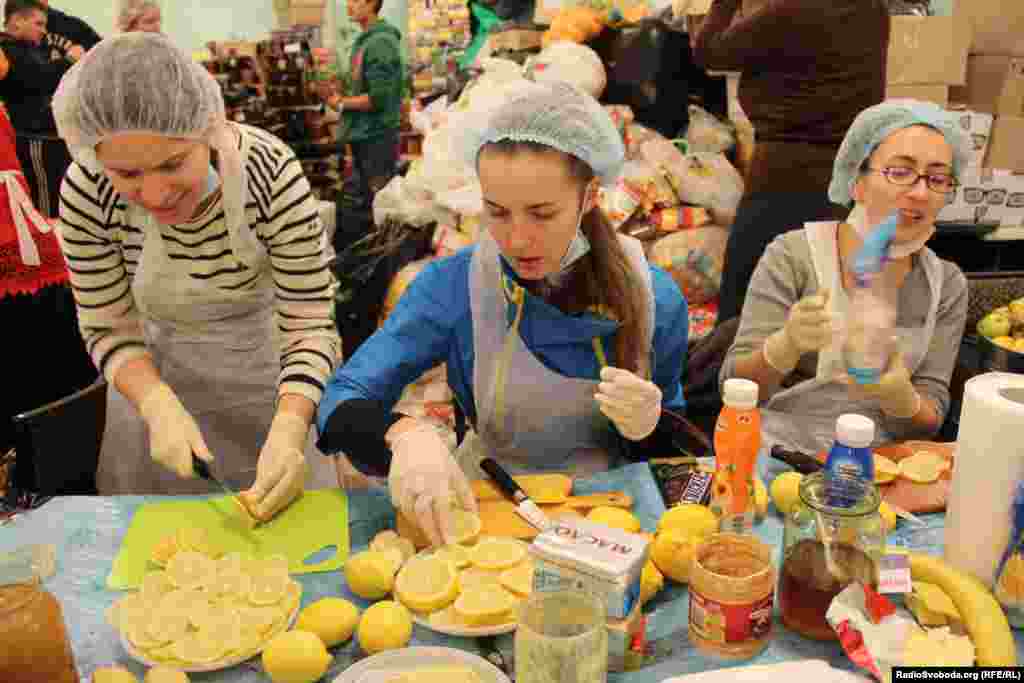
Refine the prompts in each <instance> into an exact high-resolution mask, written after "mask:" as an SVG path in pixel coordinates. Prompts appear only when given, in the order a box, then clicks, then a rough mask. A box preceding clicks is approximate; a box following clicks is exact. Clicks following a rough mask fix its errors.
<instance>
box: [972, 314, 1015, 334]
mask: <svg viewBox="0 0 1024 683" xmlns="http://www.w3.org/2000/svg"><path fill="white" fill-rule="evenodd" d="M1010 327H1011V324H1010V318H1009V316H1006V315H1000V314H998V313H995V312H993V313H989V314H988V315H986V316H985V317H984V318H982V319H981V320H979V321H978V334H980V335H981V336H983V337H988V338H989V339H995V338H996V337H1005V336H1007V335H1009V334H1010Z"/></svg>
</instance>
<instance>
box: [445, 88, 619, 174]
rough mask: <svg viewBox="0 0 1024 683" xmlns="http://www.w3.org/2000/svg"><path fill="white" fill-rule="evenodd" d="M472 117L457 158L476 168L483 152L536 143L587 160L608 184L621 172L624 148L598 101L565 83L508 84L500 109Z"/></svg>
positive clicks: (459, 143) (457, 140) (461, 133)
mask: <svg viewBox="0 0 1024 683" xmlns="http://www.w3.org/2000/svg"><path fill="white" fill-rule="evenodd" d="M474 114H475V115H471V116H468V117H467V119H468V120H469V121H470V123H469V125H466V126H462V127H460V129H459V131H458V132H457V133H456V135H455V140H454V143H455V150H456V153H457V154H458V155H459V157H460V158H461V159H462V160H463V161H465V162H466V164H468V165H469V167H470V168H473V169H476V161H477V156H478V155H479V153H480V149H481V148H482V147H483V146H484V145H486V144H489V143H492V142H500V141H502V140H514V141H518V142H535V143H538V144H541V145H546V146H548V147H552V148H554V149H557V150H559V151H561V152H565V153H566V154H570V155H572V156H574V157H576V158H577V159H579V160H580V161H583V162H584V163H586V164H587V165H588V166H590V168H591V170H592V171H593V172H594V174H595V175H596V176H597V177H598V178H600V179H601V182H603V183H604V184H606V185H611V184H613V183H614V181H615V179H616V178H617V177H618V175H619V172H620V171H621V170H622V165H623V163H624V161H625V157H626V148H625V145H623V144H622V136H621V135H620V134H619V131H618V130H617V129H616V128H615V124H614V123H612V119H611V117H610V116H609V115H608V112H606V111H605V110H604V108H603V107H602V106H601V105H600V104H598V102H597V100H595V99H594V98H593V97H591V96H590V95H588V94H587V93H585V92H583V91H582V90H578V89H576V88H575V87H573V86H572V85H569V84H568V83H565V82H562V81H551V82H546V83H536V82H533V81H528V80H522V81H516V82H515V83H514V84H510V86H509V87H508V93H507V96H506V97H505V98H503V99H502V100H501V103H500V104H499V105H496V106H493V107H491V108H489V109H488V110H486V111H484V112H480V113H474Z"/></svg>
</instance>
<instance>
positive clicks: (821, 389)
mask: <svg viewBox="0 0 1024 683" xmlns="http://www.w3.org/2000/svg"><path fill="white" fill-rule="evenodd" d="M838 226H839V224H838V223H836V222H817V223H807V224H805V225H804V232H805V233H806V235H807V242H808V244H809V245H810V250H811V258H812V260H813V262H814V273H815V276H816V277H817V280H818V289H830V290H831V291H832V296H831V299H830V301H831V308H832V311H833V313H835V314H836V315H838V316H839V317H840V319H843V318H844V316H845V315H846V313H847V310H848V305H849V298H848V296H847V294H846V290H845V288H844V287H843V283H842V274H841V271H840V268H839V250H838V247H837V244H836V230H837V228H838ZM917 258H918V259H919V262H920V263H921V265H922V267H923V268H924V272H925V277H926V279H927V281H928V288H929V291H930V292H931V298H930V300H929V304H928V311H927V314H926V316H925V320H924V324H923V327H918V328H909V327H897V329H896V333H897V335H898V336H899V338H900V348H901V349H902V351H903V362H904V363H905V364H906V366H907V370H908V371H910V373H911V374H913V373H914V371H915V370H916V369H917V368H918V366H919V365H920V364H921V361H922V360H923V359H924V357H925V354H927V353H928V346H929V344H930V342H931V338H932V334H933V333H934V332H935V322H936V317H937V315H938V310H939V301H940V299H941V296H942V263H941V262H940V261H939V259H938V257H937V256H935V254H934V253H933V252H932V251H931V250H930V249H922V250H921V251H919V252H918V253H917ZM842 362H843V360H842V356H841V354H840V352H839V351H838V350H836V349H830V350H824V351H822V352H821V353H820V354H819V358H818V372H817V374H816V375H815V377H814V378H813V379H808V380H804V381H803V382H800V383H799V384H797V385H795V386H792V387H790V388H789V389H784V390H782V391H779V392H778V393H776V394H775V395H774V396H772V397H771V398H770V399H768V401H767V402H766V403H765V404H764V405H763V406H762V408H761V446H762V449H761V455H760V457H759V458H758V460H759V463H760V465H759V469H760V470H761V474H762V476H763V477H764V478H765V479H766V480H770V479H772V478H774V477H775V476H776V475H777V474H778V473H780V472H783V471H786V470H788V469H789V467H788V465H786V464H784V463H780V462H779V461H777V460H774V459H772V458H771V457H770V456H769V453H770V451H771V447H772V446H775V445H779V446H783V447H784V448H787V449H789V450H797V451H801V452H803V453H808V454H813V453H817V452H818V451H820V450H823V449H826V448H829V447H831V444H832V442H833V441H834V440H835V431H836V419H837V418H838V417H839V416H840V415H841V414H843V413H858V414H860V415H865V416H867V417H869V418H871V419H872V420H874V421H875V426H876V432H875V445H876V446H877V445H880V444H882V443H887V442H890V441H892V437H891V436H890V435H889V434H888V433H887V432H886V431H885V430H884V429H883V427H882V425H884V423H885V417H884V414H883V413H882V411H881V409H880V408H879V407H878V401H877V400H876V399H863V400H854V399H852V398H851V397H850V394H849V392H848V391H847V388H846V387H845V386H844V385H842V384H839V383H838V382H836V381H834V380H832V378H833V377H835V375H836V373H837V372H838V371H840V370H841V369H842V367H843V365H842Z"/></svg>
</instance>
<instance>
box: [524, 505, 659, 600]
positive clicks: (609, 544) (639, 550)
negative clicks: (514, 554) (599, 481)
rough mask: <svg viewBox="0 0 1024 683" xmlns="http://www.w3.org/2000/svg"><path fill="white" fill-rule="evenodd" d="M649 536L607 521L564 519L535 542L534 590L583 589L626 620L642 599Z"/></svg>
mask: <svg viewBox="0 0 1024 683" xmlns="http://www.w3.org/2000/svg"><path fill="white" fill-rule="evenodd" d="M647 548H648V540H647V539H646V538H645V537H643V536H640V535H638V534H630V533H627V532H625V531H621V530H619V529H613V528H611V527H608V526H605V525H603V524H596V523H594V522H589V521H587V520H584V519H575V518H565V519H559V520H556V521H555V522H554V524H553V525H552V527H551V528H550V529H548V530H547V531H545V532H544V533H542V534H540V535H539V536H537V538H535V539H534V541H533V543H532V544H531V545H530V555H531V556H532V557H533V560H534V571H533V590H534V591H538V592H551V591H559V590H567V589H571V590H578V591H582V592H584V593H589V594H592V595H597V596H598V597H599V598H601V599H602V600H604V601H605V603H606V605H607V608H608V617H609V619H627V618H628V617H629V615H630V613H631V612H633V608H634V606H636V604H637V603H638V602H639V599H640V574H641V572H642V571H643V567H644V563H645V562H646V561H647Z"/></svg>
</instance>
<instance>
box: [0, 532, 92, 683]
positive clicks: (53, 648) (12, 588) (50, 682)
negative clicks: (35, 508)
mask: <svg viewBox="0 0 1024 683" xmlns="http://www.w3.org/2000/svg"><path fill="white" fill-rule="evenodd" d="M0 643H3V645H2V647H0V681H3V682H4V683H78V681H79V676H78V670H77V669H76V668H75V658H74V655H73V654H72V652H71V642H70V641H69V639H68V634H67V629H66V627H65V625H64V614H63V611H62V610H61V606H60V603H59V602H57V598H55V597H54V596H53V595H52V594H51V593H50V592H49V591H47V590H45V589H44V588H43V586H42V581H41V580H40V577H39V574H38V572H37V571H36V567H35V566H34V564H33V562H32V555H31V553H27V552H18V551H15V552H14V553H10V554H6V555H0Z"/></svg>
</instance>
